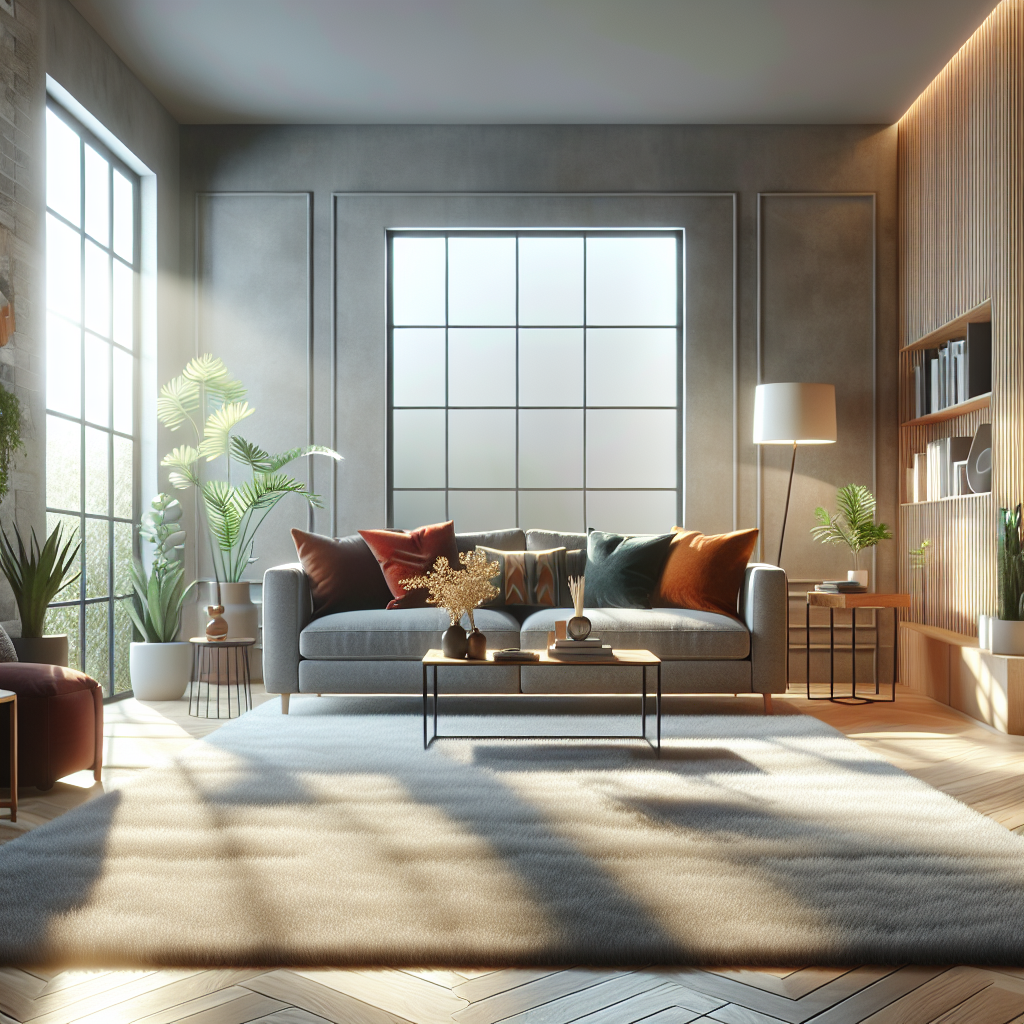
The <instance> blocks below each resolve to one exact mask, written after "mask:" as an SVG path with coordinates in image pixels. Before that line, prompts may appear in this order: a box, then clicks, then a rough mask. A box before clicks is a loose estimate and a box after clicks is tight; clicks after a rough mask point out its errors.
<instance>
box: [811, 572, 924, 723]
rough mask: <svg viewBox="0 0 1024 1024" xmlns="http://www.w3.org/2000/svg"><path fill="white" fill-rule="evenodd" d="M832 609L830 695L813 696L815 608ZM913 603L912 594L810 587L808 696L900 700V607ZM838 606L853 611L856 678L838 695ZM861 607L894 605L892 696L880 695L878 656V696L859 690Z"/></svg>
mask: <svg viewBox="0 0 1024 1024" xmlns="http://www.w3.org/2000/svg"><path fill="white" fill-rule="evenodd" d="M812 607H814V608H827V609H828V676H829V678H828V694H829V695H828V696H827V697H812V696H811V608H812ZM909 607H910V595H909V594H825V593H822V592H821V591H820V590H809V591H807V613H806V628H807V699H808V700H831V701H834V702H836V703H843V704H877V703H885V704H891V703H893V701H895V700H896V666H897V665H899V646H898V645H899V636H900V623H899V617H900V612H899V610H900V608H909ZM837 608H849V609H850V611H851V613H852V615H853V624H852V625H853V637H852V640H851V643H850V661H851V662H852V680H851V684H850V692H849V694H842V695H840V696H838V697H837V696H836V626H835V611H836V609H837ZM858 608H891V609H892V620H893V626H894V627H895V635H894V639H893V648H892V655H893V673H892V693H891V695H890V696H888V697H882V696H880V695H879V685H878V659H877V658H876V659H875V672H874V675H875V678H874V683H875V694H876V695H875V696H874V697H863V696H861V695H860V694H858V693H857V609H858Z"/></svg>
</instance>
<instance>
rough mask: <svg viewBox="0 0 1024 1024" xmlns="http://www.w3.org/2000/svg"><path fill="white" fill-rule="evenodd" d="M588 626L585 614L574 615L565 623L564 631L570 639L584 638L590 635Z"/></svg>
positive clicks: (588, 622) (588, 621) (588, 620)
mask: <svg viewBox="0 0 1024 1024" xmlns="http://www.w3.org/2000/svg"><path fill="white" fill-rule="evenodd" d="M590 628H591V627H590V619H588V618H587V617H586V615H574V616H573V617H572V618H571V619H570V620H569V621H568V622H567V623H566V624H565V632H566V635H567V636H568V637H569V639H570V640H586V639H587V637H588V636H590Z"/></svg>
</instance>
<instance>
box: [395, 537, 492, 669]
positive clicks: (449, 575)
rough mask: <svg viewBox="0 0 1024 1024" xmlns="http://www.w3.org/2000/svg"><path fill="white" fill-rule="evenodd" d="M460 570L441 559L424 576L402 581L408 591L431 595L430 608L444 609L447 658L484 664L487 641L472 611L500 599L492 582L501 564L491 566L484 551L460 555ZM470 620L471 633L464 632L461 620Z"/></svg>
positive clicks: (445, 652) (444, 651)
mask: <svg viewBox="0 0 1024 1024" xmlns="http://www.w3.org/2000/svg"><path fill="white" fill-rule="evenodd" d="M459 563H460V565H459V567H458V568H455V567H453V566H452V565H450V564H449V563H448V559H447V558H445V556H444V555H441V556H440V557H439V558H438V559H437V561H436V562H434V567H433V569H432V570H431V571H430V572H429V573H427V574H426V575H425V576H411V577H410V578H409V579H407V580H401V584H402V586H403V587H405V589H406V590H421V589H426V590H427V591H428V596H427V604H433V605H436V606H437V607H438V608H443V609H444V610H445V611H446V612H447V613H448V618H449V620H450V622H451V625H450V626H449V627H448V628H447V629H446V630H445V631H444V633H442V634H441V651H442V653H443V654H444V656H445V657H446V658H465V657H466V656H467V654H468V656H469V657H470V658H474V659H476V660H483V659H484V658H485V657H486V656H487V637H486V636H484V634H483V633H481V632H480V630H478V629H477V628H476V623H475V622H474V621H473V609H474V608H478V607H479V606H480V605H482V604H483V603H484V601H490V600H491V599H492V598H494V597H497V596H498V588H497V587H496V586H494V585H493V584H492V583H491V582H490V581H491V579H492V578H493V577H494V576H497V575H498V573H499V572H500V571H501V565H500V564H499V563H498V562H488V561H487V556H486V555H485V554H484V553H483V552H482V551H462V552H460V553H459ZM463 615H467V616H469V625H470V629H471V632H470V633H469V635H468V636H467V634H466V631H465V629H463V628H462V616H463Z"/></svg>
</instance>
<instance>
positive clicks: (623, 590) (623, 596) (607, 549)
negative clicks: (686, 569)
mask: <svg viewBox="0 0 1024 1024" xmlns="http://www.w3.org/2000/svg"><path fill="white" fill-rule="evenodd" d="M671 543H672V534H671V533H665V534H656V535H654V536H652V537H625V536H623V535H622V534H620V533H602V532H601V531H600V530H593V531H591V533H590V535H589V536H588V537H587V569H586V592H585V600H586V605H587V607H588V608H650V607H651V597H652V595H653V593H654V590H655V588H656V587H657V585H658V580H659V579H660V578H661V571H662V569H663V568H664V566H665V559H666V558H667V557H668V548H669V544H671Z"/></svg>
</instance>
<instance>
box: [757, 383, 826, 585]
mask: <svg viewBox="0 0 1024 1024" xmlns="http://www.w3.org/2000/svg"><path fill="white" fill-rule="evenodd" d="M835 439H836V389H835V387H834V386H833V385H832V384H758V385H757V390H756V391H755V392H754V444H791V445H792V446H793V459H792V461H791V462H790V464H789V486H788V487H787V488H786V510H785V512H783V513H782V533H781V535H780V536H779V557H778V558H777V559H776V562H775V564H776V565H779V566H781V565H782V542H783V541H784V540H785V539H786V520H787V519H788V518H789V496H790V494H792V492H793V470H794V469H795V468H796V449H797V445H801V444H834V443H835Z"/></svg>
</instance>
